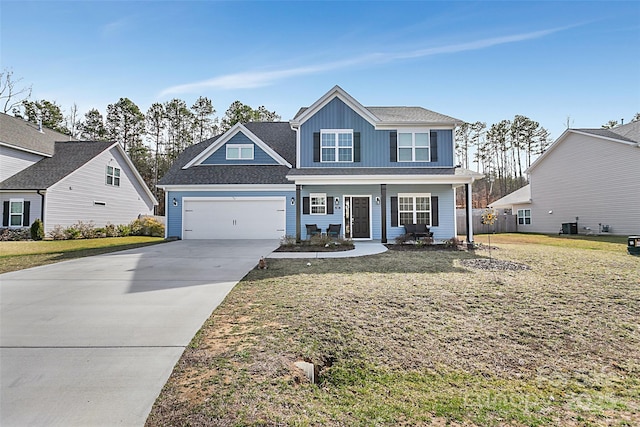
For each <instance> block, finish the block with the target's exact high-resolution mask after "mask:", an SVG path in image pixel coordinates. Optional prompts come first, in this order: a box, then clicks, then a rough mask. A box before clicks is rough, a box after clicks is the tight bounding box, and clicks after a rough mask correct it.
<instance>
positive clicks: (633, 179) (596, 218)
mask: <svg viewBox="0 0 640 427" xmlns="http://www.w3.org/2000/svg"><path fill="white" fill-rule="evenodd" d="M639 167H640V148H638V147H637V146H632V145H627V144H622V143H619V142H614V141H607V140H603V139H601V138H595V137H591V136H584V135H577V134H569V135H568V136H567V137H566V139H565V140H564V141H561V143H560V144H558V145H557V146H556V147H555V148H554V149H553V151H552V152H550V153H549V154H548V156H547V157H546V158H544V159H542V160H541V162H540V164H539V165H538V166H537V167H536V168H535V169H534V170H533V171H532V172H531V177H530V181H531V199H532V205H531V210H532V212H531V215H532V219H531V226H530V228H528V229H527V231H534V232H542V233H557V232H558V231H559V230H560V227H561V224H562V223H564V222H575V221H576V217H578V218H579V220H578V232H579V233H587V232H589V231H591V232H598V224H605V225H610V226H611V232H612V233H613V234H621V235H629V234H640V179H639V178H638V169H639ZM549 211H552V212H553V213H551V214H550V213H549ZM514 213H515V212H514ZM586 228H590V229H591V230H587V229H586ZM523 231H524V230H523Z"/></svg>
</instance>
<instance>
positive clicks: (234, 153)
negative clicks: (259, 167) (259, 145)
mask: <svg viewBox="0 0 640 427" xmlns="http://www.w3.org/2000/svg"><path fill="white" fill-rule="evenodd" d="M227 160H253V144H227Z"/></svg>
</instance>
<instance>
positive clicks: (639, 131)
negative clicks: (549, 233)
mask: <svg viewBox="0 0 640 427" xmlns="http://www.w3.org/2000/svg"><path fill="white" fill-rule="evenodd" d="M611 132H613V133H616V134H618V135H621V136H623V137H625V138H628V139H630V140H632V141H635V142H640V120H637V121H635V122H631V123H627V124H626V125H620V126H616V127H614V128H613V129H611Z"/></svg>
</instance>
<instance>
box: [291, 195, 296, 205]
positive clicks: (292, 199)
mask: <svg viewBox="0 0 640 427" xmlns="http://www.w3.org/2000/svg"><path fill="white" fill-rule="evenodd" d="M295 204H296V198H295V197H292V198H291V206H293V205H295Z"/></svg>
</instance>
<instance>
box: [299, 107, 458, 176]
mask: <svg viewBox="0 0 640 427" xmlns="http://www.w3.org/2000/svg"><path fill="white" fill-rule="evenodd" d="M321 129H352V130H353V131H354V132H360V156H361V161H360V162H348V163H347V162H326V163H324V162H314V161H313V133H314V132H320V130H321ZM429 129H430V130H435V131H437V134H438V161H436V162H391V158H390V157H391V156H390V142H389V136H390V133H391V131H390V130H375V128H374V127H373V126H372V125H371V124H370V123H369V122H367V121H366V120H365V119H363V118H362V117H361V116H360V115H359V114H358V113H356V112H355V111H353V110H352V109H351V108H350V107H349V106H348V105H347V104H345V103H344V102H342V101H341V100H340V99H338V98H335V99H333V100H332V101H330V102H329V103H328V104H327V105H325V106H324V107H323V108H321V109H320V110H319V111H318V112H317V113H316V114H315V115H314V116H313V117H311V118H309V119H308V120H307V121H306V122H304V123H303V124H302V126H301V127H300V130H299V132H300V167H302V168H305V167H307V168H308V167H327V168H331V167H338V168H343V167H422V166H432V167H452V166H453V131H452V130H449V129H441V130H438V129H436V128H429Z"/></svg>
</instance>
